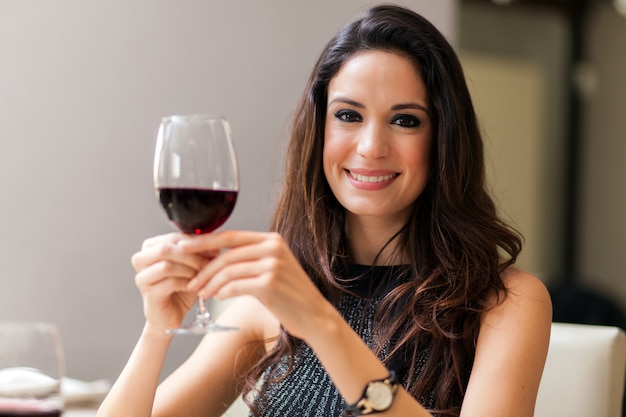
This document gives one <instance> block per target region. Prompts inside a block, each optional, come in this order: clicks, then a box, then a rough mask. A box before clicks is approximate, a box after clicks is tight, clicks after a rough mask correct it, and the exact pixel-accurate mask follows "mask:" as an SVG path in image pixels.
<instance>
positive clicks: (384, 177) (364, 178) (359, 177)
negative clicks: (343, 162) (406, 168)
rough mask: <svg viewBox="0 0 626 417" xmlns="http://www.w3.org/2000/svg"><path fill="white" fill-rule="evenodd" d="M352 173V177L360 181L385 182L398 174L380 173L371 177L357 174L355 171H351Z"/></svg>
mask: <svg viewBox="0 0 626 417" xmlns="http://www.w3.org/2000/svg"><path fill="white" fill-rule="evenodd" d="M350 175H351V176H352V178H354V179H355V180H357V181H360V182H384V181H389V180H390V179H392V178H393V177H395V176H396V174H391V175H379V176H374V177H370V176H367V175H361V174H355V173H353V172H350Z"/></svg>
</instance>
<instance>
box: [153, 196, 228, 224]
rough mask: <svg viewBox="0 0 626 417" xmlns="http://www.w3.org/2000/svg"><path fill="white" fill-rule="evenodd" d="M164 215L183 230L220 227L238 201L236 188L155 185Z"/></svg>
mask: <svg viewBox="0 0 626 417" xmlns="http://www.w3.org/2000/svg"><path fill="white" fill-rule="evenodd" d="M157 194H158V196H159V201H160V203H161V205H162V206H163V209H164V210H165V212H166V213H167V217H168V218H169V219H170V220H171V221H172V222H173V223H174V224H175V225H176V227H178V228H179V229H180V230H181V231H182V232H184V233H190V234H191V233H193V234H200V233H209V232H212V231H213V230H215V229H217V228H218V227H220V226H221V225H222V224H223V223H224V222H225V221H226V219H228V216H230V213H232V211H233V208H235V202H236V201H237V191H223V190H206V189H197V188H168V187H164V188H158V189H157Z"/></svg>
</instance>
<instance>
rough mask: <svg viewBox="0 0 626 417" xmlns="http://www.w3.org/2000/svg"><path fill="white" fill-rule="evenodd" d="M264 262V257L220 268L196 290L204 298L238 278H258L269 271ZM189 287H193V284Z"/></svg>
mask: <svg viewBox="0 0 626 417" xmlns="http://www.w3.org/2000/svg"><path fill="white" fill-rule="evenodd" d="M266 264H267V260H265V259H261V260H257V261H253V262H239V263H235V264H230V265H228V266H226V267H224V268H222V269H220V270H219V272H218V273H216V274H215V275H213V276H212V277H211V279H210V280H209V281H208V282H207V284H206V285H204V286H202V287H200V288H199V289H198V290H197V291H198V294H199V295H200V296H201V297H202V298H204V299H206V298H210V297H213V296H214V295H215V294H216V293H218V292H219V291H220V290H221V289H222V288H223V287H224V286H226V285H228V284H229V283H232V282H234V281H239V280H246V279H252V278H258V277H259V276H261V275H263V274H267V273H268V271H271V268H268V267H267V265H266ZM189 287H190V286H188V288H189ZM191 287H192V288H193V286H191Z"/></svg>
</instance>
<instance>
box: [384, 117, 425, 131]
mask: <svg viewBox="0 0 626 417" xmlns="http://www.w3.org/2000/svg"><path fill="white" fill-rule="evenodd" d="M391 123H392V124H394V125H398V126H400V127H405V128H407V129H410V128H412V127H419V126H420V125H421V124H422V121H421V120H420V119H418V118H417V117H415V116H413V115H412V114H398V115H396V116H394V117H393V119H392V120H391Z"/></svg>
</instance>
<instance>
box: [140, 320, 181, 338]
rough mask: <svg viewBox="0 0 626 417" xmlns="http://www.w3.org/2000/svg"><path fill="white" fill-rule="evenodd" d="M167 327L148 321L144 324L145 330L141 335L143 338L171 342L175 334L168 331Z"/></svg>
mask: <svg viewBox="0 0 626 417" xmlns="http://www.w3.org/2000/svg"><path fill="white" fill-rule="evenodd" d="M165 330H166V329H164V328H162V327H160V326H155V325H153V324H151V323H150V322H146V323H145V324H144V326H143V330H142V332H141V337H142V338H143V339H147V340H151V341H161V342H168V343H169V342H170V341H171V340H172V339H173V338H174V336H173V335H171V334H168V333H166V331H165Z"/></svg>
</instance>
